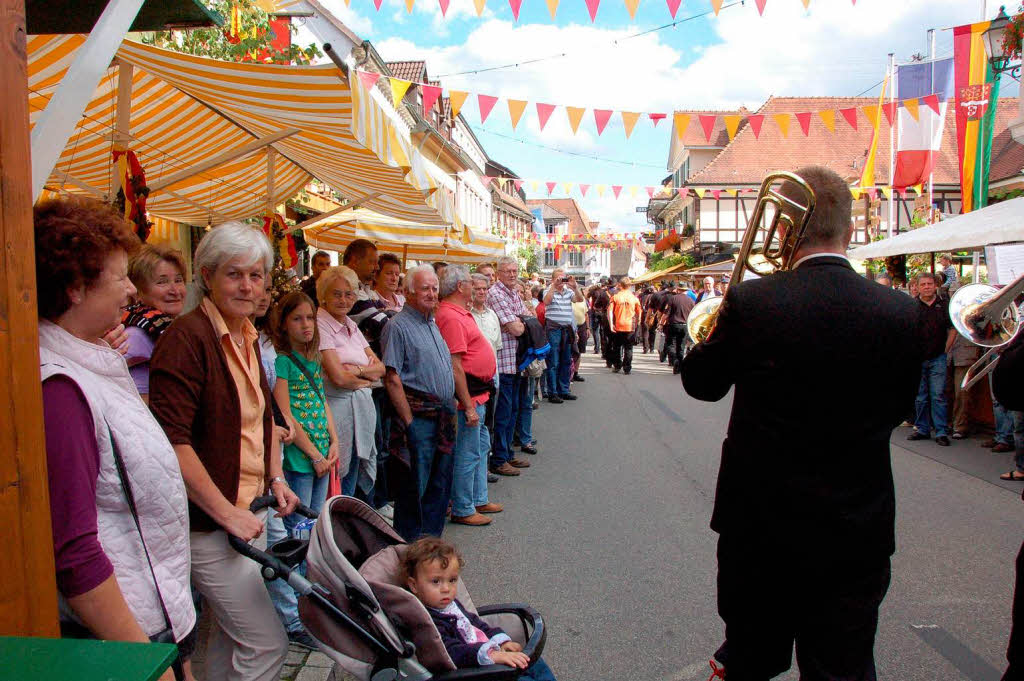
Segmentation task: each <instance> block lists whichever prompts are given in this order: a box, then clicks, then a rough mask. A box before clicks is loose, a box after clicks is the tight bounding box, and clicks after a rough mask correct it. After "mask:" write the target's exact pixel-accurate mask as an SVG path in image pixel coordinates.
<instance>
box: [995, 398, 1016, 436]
mask: <svg viewBox="0 0 1024 681" xmlns="http://www.w3.org/2000/svg"><path fill="white" fill-rule="evenodd" d="M992 415H993V417H994V418H995V422H996V435H995V438H994V439H995V441H996V442H1002V443H1003V444H1004V445H1012V444H1013V412H1012V411H1010V410H1009V409H1007V408H1006V407H1004V406H1003V405H1002V404H1000V403H999V401H998V400H996V398H995V396H993V397H992Z"/></svg>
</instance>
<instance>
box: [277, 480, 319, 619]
mask: <svg viewBox="0 0 1024 681" xmlns="http://www.w3.org/2000/svg"><path fill="white" fill-rule="evenodd" d="M284 478H285V480H286V481H287V483H288V486H289V487H291V488H292V491H293V492H295V494H296V496H298V497H299V500H300V501H302V503H304V504H306V506H309V507H310V508H311V509H312V510H314V511H316V512H317V513H319V512H320V509H322V508H323V506H324V501H326V500H327V480H328V476H326V475H324V476H323V477H321V478H318V477H316V475H315V474H312V473H296V472H294V471H288V470H286V471H285V472H284ZM302 520H305V518H303V517H302V516H300V515H299V514H297V513H292V514H291V515H289V516H285V517H284V518H278V517H276V514H275V513H274V510H273V509H271V510H270V513H269V514H268V515H267V546H273V545H274V544H276V543H277V542H279V541H281V540H282V539H287V538H288V537H289V536H290V535H291V532H292V529H293V528H294V527H295V526H296V525H297V524H299V522H301V521H302ZM267 591H268V592H270V600H271V601H272V602H273V603H274V609H275V610H277V616H278V617H280V618H281V624H282V625H284V628H285V631H290V632H291V631H301V630H302V622H300V621H299V604H298V599H297V598H296V596H295V591H294V590H293V589H292V587H291V586H289V585H288V583H287V582H285V581H284V580H283V579H275V580H274V581H272V582H267Z"/></svg>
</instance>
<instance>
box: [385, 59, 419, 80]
mask: <svg viewBox="0 0 1024 681" xmlns="http://www.w3.org/2000/svg"><path fill="white" fill-rule="evenodd" d="M387 65H388V68H389V69H390V70H391V74H392V75H393V76H394V77H395V78H397V79H398V80H408V81H411V82H413V83H422V82H423V77H424V71H425V69H426V62H422V61H389V62H387Z"/></svg>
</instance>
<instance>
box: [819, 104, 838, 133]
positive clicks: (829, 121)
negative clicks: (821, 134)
mask: <svg viewBox="0 0 1024 681" xmlns="http://www.w3.org/2000/svg"><path fill="white" fill-rule="evenodd" d="M818 116H820V117H821V121H822V122H823V123H824V124H825V127H826V128H828V131H829V132H835V131H836V112H835V111H833V110H832V109H826V110H824V111H819V112H818Z"/></svg>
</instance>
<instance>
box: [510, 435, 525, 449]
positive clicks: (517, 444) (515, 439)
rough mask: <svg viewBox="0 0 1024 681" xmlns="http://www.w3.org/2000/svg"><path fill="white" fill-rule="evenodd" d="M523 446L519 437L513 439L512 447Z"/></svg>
mask: <svg viewBox="0 0 1024 681" xmlns="http://www.w3.org/2000/svg"><path fill="white" fill-rule="evenodd" d="M522 444H523V442H522V440H520V439H519V438H518V437H514V438H512V446H513V447H521V446H522Z"/></svg>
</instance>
